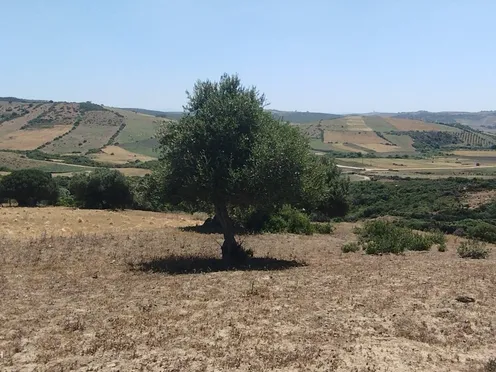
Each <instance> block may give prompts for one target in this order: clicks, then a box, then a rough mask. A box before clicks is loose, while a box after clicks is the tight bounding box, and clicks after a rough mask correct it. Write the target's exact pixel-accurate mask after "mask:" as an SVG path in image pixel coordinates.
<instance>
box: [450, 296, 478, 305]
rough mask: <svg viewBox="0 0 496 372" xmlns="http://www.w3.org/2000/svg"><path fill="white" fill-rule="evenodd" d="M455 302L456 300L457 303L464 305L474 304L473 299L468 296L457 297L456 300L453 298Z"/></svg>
mask: <svg viewBox="0 0 496 372" xmlns="http://www.w3.org/2000/svg"><path fill="white" fill-rule="evenodd" d="M455 300H457V301H458V302H463V303H464V304H468V303H471V302H475V298H473V297H469V296H458V297H457V298H455Z"/></svg>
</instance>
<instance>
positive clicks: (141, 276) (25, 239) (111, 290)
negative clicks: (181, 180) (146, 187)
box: [0, 208, 496, 372]
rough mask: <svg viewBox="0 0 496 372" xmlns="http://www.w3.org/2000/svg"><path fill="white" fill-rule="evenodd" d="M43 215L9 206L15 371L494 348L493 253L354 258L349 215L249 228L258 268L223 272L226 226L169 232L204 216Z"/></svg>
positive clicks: (4, 243) (379, 359)
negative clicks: (321, 224)
mask: <svg viewBox="0 0 496 372" xmlns="http://www.w3.org/2000/svg"><path fill="white" fill-rule="evenodd" d="M30 211H31V210H29V211H27V212H25V210H23V209H21V208H19V209H10V208H3V209H1V210H0V216H3V217H2V218H3V221H4V222H6V224H3V223H2V229H5V228H9V229H16V230H15V231H16V233H15V234H14V235H13V236H9V237H5V238H3V239H1V240H0V296H1V299H2V301H1V302H0V370H2V371H69V370H71V371H96V370H104V371H360V372H361V371H363V372H365V371H400V372H401V371H436V372H439V371H467V372H468V371H479V368H481V366H482V365H483V363H485V362H487V361H488V360H489V359H490V358H494V357H495V356H496V343H495V339H494V335H495V334H496V296H494V293H496V257H495V254H494V249H493V254H492V255H491V256H490V258H489V259H486V260H463V259H460V258H458V257H457V256H456V253H455V249H454V245H455V240H454V238H451V239H450V241H449V244H448V252H446V253H441V252H437V251H432V252H427V253H408V254H405V255H401V256H366V255H362V254H361V253H352V254H342V253H341V252H340V247H341V245H342V244H343V243H345V242H347V241H350V240H352V239H354V237H353V234H352V230H351V229H352V225H350V224H340V225H339V226H337V228H336V231H335V233H334V234H333V235H326V236H324V235H315V236H310V237H308V236H294V235H265V236H247V237H243V238H242V239H243V240H244V244H245V246H246V247H249V248H251V249H253V250H254V252H255V257H256V259H255V260H254V261H253V263H252V267H251V268H250V269H245V270H239V271H222V270H220V267H219V261H218V259H217V257H218V254H219V252H218V251H219V246H218V245H217V243H218V242H220V241H221V238H220V236H217V235H202V234H198V233H194V232H184V231H181V230H179V229H177V228H175V227H167V226H168V224H169V223H170V225H169V226H177V225H179V226H183V223H187V222H188V223H191V224H194V223H195V219H194V218H193V217H187V216H183V217H180V218H184V219H185V221H182V220H180V219H179V220H180V223H177V224H176V221H178V217H177V216H172V215H168V214H153V213H152V214H148V213H145V212H103V211H102V212H94V211H77V210H74V211H72V210H67V209H55V208H45V209H37V210H33V211H32V212H30ZM48 212H50V214H49V213H48ZM18 213H19V216H17V214H18ZM24 215H25V216H26V218H27V220H26V221H24V220H23V218H24V217H23V216H24ZM59 215H60V216H62V217H57V216H59ZM15 216H17V217H15ZM34 216H37V217H34ZM63 216H65V217H63ZM31 218H33V220H30V219H31ZM64 218H66V220H65V221H64V220H63V219H64ZM79 218H81V219H82V220H83V221H82V222H79V220H77V219H79ZM108 218H110V219H111V220H112V221H113V222H114V225H113V226H112V225H109V224H110V222H109V219H108ZM15 219H17V221H15ZM35 219H36V221H35ZM55 219H57V221H59V222H57V223H55ZM45 220H46V221H49V222H50V223H49V224H48V225H50V226H53V228H52V229H49V230H47V231H48V232H47V234H40V233H39V230H34V229H35V228H36V229H38V227H39V225H40V223H41V224H42V223H44V222H43V221H45ZM150 221H153V222H156V223H157V225H155V226H153V225H151V226H150V224H149V222H150ZM159 221H163V223H162V224H160V225H159V224H158V222H159ZM167 221H168V222H167ZM147 222H148V223H147ZM135 223H139V224H142V225H141V226H134V224H135ZM85 225H88V227H90V228H89V229H88V230H85V229H84V226H85ZM95 225H99V227H98V228H97V227H96V226H95ZM145 225H146V227H145ZM23 226H24V229H23V228H22V227H23ZM28 226H31V228H30V229H29V230H28V229H26V227H28ZM63 226H66V227H67V228H73V229H74V230H73V231H72V232H68V231H67V232H64V234H62V236H59V235H60V229H61V228H63ZM133 226H134V227H133ZM79 229H82V230H79ZM2 231H4V230H2ZM17 231H18V233H17ZM23 231H24V232H26V233H25V234H24V233H23ZM458 296H470V297H473V298H474V299H475V302H473V303H462V302H458V301H457V300H456V298H457V297H458Z"/></svg>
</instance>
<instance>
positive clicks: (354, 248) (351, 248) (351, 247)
mask: <svg viewBox="0 0 496 372" xmlns="http://www.w3.org/2000/svg"><path fill="white" fill-rule="evenodd" d="M360 250H361V247H360V244H359V243H357V242H350V243H346V244H344V245H343V246H342V247H341V251H342V252H343V253H350V252H359V251H360Z"/></svg>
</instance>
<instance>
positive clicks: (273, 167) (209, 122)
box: [158, 74, 325, 264]
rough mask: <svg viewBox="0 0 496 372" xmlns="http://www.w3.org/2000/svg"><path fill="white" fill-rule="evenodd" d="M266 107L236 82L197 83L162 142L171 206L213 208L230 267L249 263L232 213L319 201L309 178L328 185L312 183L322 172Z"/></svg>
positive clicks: (300, 139) (300, 140) (295, 134)
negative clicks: (236, 209) (183, 204)
mask: <svg viewBox="0 0 496 372" xmlns="http://www.w3.org/2000/svg"><path fill="white" fill-rule="evenodd" d="M266 105H267V101H266V99H265V96H264V95H262V94H260V93H259V92H258V91H257V89H256V88H255V87H245V86H243V85H242V84H241V81H240V79H239V78H238V76H237V75H232V76H231V75H227V74H224V75H223V76H222V77H221V79H220V81H219V82H212V81H209V80H206V81H197V82H196V84H195V85H194V88H193V90H192V92H187V104H186V106H185V107H184V111H185V112H184V115H183V116H182V117H181V119H180V120H179V121H178V122H175V123H169V124H168V125H167V126H164V127H163V128H162V129H161V130H160V131H159V135H158V138H159V143H160V150H161V161H162V165H163V174H164V182H165V188H164V189H165V190H166V192H167V196H168V198H169V201H170V202H171V203H180V202H187V203H198V204H201V203H208V204H210V205H211V206H212V207H213V211H214V212H215V214H216V216H217V218H218V221H219V222H220V225H221V227H222V231H223V235H224V243H223V244H222V257H223V259H224V260H225V261H226V262H227V263H229V264H237V263H240V262H242V261H243V260H244V259H246V252H245V251H244V250H243V248H242V247H241V245H240V244H239V243H238V242H237V241H236V238H235V232H234V227H233V221H232V219H231V216H230V214H229V210H230V209H231V208H233V207H241V208H243V207H255V208H256V207H261V208H268V207H270V206H280V205H282V204H284V203H288V204H298V203H301V201H302V198H303V197H304V196H305V195H314V196H315V195H316V192H315V191H316V190H317V189H316V188H315V187H313V186H311V185H310V184H309V183H311V182H310V180H311V179H312V178H316V179H317V180H318V181H319V185H323V182H324V178H325V175H324V173H323V172H320V175H315V176H311V174H312V172H315V169H324V168H322V167H316V164H317V162H316V160H314V157H315V156H314V155H312V154H311V153H310V151H309V145H308V140H307V139H306V138H305V137H304V136H302V135H301V134H300V131H299V130H298V128H296V127H294V126H291V125H289V124H288V123H285V122H282V121H280V120H277V119H275V118H274V117H273V116H272V115H271V113H270V112H267V111H266V110H264V107H265V106H266ZM317 188H319V190H317V191H318V192H320V191H322V190H320V189H321V187H320V186H318V187H317ZM309 197H310V199H314V200H317V199H318V198H317V197H313V196H309Z"/></svg>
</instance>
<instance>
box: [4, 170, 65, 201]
mask: <svg viewBox="0 0 496 372" xmlns="http://www.w3.org/2000/svg"><path fill="white" fill-rule="evenodd" d="M0 193H1V194H2V195H1V197H2V198H6V199H15V200H16V201H17V204H18V205H19V206H20V207H35V206H36V205H38V203H40V202H46V203H47V204H55V203H56V202H57V198H58V188H57V185H56V183H55V181H54V180H53V179H52V175H51V174H50V173H46V172H43V171H41V170H37V169H21V170H16V171H13V172H12V173H11V174H9V175H7V176H5V177H4V178H3V179H2V180H1V184H0Z"/></svg>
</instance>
